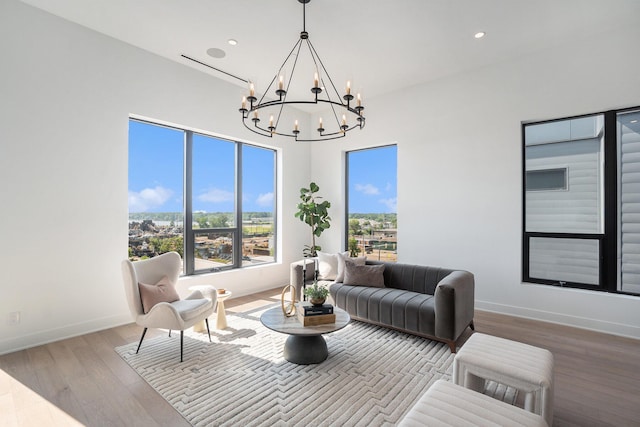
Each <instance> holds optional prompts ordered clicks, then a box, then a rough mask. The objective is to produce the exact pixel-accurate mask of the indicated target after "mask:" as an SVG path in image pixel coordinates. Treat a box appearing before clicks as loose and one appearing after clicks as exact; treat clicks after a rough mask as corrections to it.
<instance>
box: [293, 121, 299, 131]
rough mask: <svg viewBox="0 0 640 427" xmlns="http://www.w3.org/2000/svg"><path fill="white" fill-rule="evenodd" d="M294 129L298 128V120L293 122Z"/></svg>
mask: <svg viewBox="0 0 640 427" xmlns="http://www.w3.org/2000/svg"><path fill="white" fill-rule="evenodd" d="M293 130H298V121H297V120H296V122H295V123H294V124H293Z"/></svg>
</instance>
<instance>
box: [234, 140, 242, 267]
mask: <svg viewBox="0 0 640 427" xmlns="http://www.w3.org/2000/svg"><path fill="white" fill-rule="evenodd" d="M235 178H236V184H235V185H236V191H235V193H236V200H235V214H236V218H235V223H236V232H235V233H234V237H233V266H234V268H240V267H242V233H243V230H242V143H241V142H236V176H235Z"/></svg>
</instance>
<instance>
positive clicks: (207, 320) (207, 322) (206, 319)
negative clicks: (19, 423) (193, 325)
mask: <svg viewBox="0 0 640 427" xmlns="http://www.w3.org/2000/svg"><path fill="white" fill-rule="evenodd" d="M204 323H205V324H206V325H207V335H209V342H211V331H210V330H209V318H208V317H205V319H204Z"/></svg>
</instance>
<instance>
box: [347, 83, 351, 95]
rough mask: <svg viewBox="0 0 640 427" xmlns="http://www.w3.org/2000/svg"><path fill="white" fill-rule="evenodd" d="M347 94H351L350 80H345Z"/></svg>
mask: <svg viewBox="0 0 640 427" xmlns="http://www.w3.org/2000/svg"><path fill="white" fill-rule="evenodd" d="M347 95H351V80H347Z"/></svg>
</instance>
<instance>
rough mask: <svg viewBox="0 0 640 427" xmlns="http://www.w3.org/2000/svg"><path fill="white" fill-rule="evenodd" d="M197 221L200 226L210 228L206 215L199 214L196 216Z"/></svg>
mask: <svg viewBox="0 0 640 427" xmlns="http://www.w3.org/2000/svg"><path fill="white" fill-rule="evenodd" d="M196 222H197V223H198V227H199V228H209V221H207V217H206V216H199V217H198V218H196Z"/></svg>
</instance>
